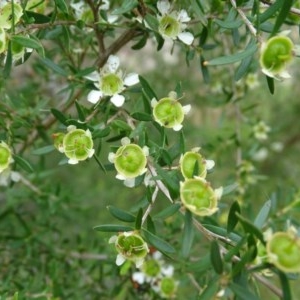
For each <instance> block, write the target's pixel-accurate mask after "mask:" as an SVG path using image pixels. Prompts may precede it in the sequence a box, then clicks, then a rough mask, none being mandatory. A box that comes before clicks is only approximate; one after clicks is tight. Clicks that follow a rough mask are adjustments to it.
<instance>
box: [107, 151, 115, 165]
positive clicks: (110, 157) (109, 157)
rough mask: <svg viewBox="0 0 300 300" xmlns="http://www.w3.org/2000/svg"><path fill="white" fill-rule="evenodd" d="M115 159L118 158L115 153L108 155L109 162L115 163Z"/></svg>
mask: <svg viewBox="0 0 300 300" xmlns="http://www.w3.org/2000/svg"><path fill="white" fill-rule="evenodd" d="M115 157H116V154H115V153H113V152H109V153H108V161H109V162H111V163H114V161H115Z"/></svg>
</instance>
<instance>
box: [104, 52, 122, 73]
mask: <svg viewBox="0 0 300 300" xmlns="http://www.w3.org/2000/svg"><path fill="white" fill-rule="evenodd" d="M119 65H120V60H119V57H118V56H116V55H110V56H109V57H108V60H107V62H106V65H105V67H106V68H107V69H108V70H109V72H111V73H116V71H117V69H118V68H119Z"/></svg>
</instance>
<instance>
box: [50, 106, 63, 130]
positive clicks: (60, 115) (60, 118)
mask: <svg viewBox="0 0 300 300" xmlns="http://www.w3.org/2000/svg"><path fill="white" fill-rule="evenodd" d="M51 113H52V114H53V116H54V117H55V118H56V119H57V120H58V121H60V122H61V123H62V124H64V125H66V126H67V118H66V117H65V115H64V114H63V113H62V112H60V111H59V110H57V109H55V108H51Z"/></svg>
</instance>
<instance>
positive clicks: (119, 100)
mask: <svg viewBox="0 0 300 300" xmlns="http://www.w3.org/2000/svg"><path fill="white" fill-rule="evenodd" d="M110 102H111V103H112V104H114V105H115V106H116V107H121V106H122V105H123V104H124V102H125V97H124V96H123V95H119V94H116V95H113V96H112V97H111V98H110Z"/></svg>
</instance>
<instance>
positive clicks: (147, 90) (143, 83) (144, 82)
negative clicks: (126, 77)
mask: <svg viewBox="0 0 300 300" xmlns="http://www.w3.org/2000/svg"><path fill="white" fill-rule="evenodd" d="M139 81H140V84H141V86H142V88H143V90H144V92H145V94H146V96H147V98H148V100H149V101H151V100H152V99H153V98H155V99H157V96H156V94H155V93H154V91H153V89H152V88H151V86H150V85H149V83H148V82H147V80H146V79H145V78H144V77H142V76H139Z"/></svg>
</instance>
